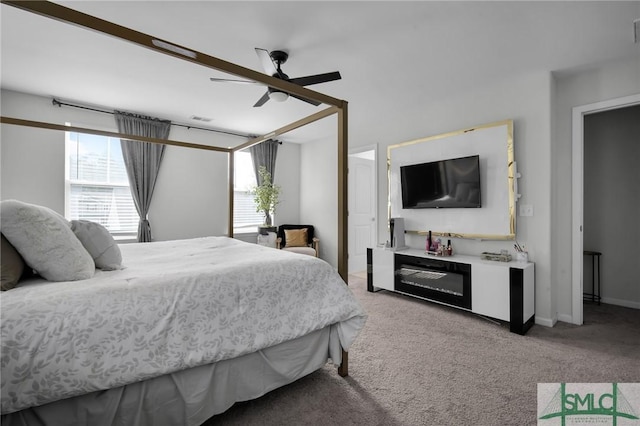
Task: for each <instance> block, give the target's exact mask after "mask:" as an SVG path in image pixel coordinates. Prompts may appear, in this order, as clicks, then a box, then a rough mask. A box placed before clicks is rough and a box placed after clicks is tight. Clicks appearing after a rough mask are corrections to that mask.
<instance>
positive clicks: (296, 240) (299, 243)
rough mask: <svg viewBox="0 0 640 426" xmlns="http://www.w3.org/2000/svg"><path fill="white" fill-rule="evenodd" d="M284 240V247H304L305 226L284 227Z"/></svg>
mask: <svg viewBox="0 0 640 426" xmlns="http://www.w3.org/2000/svg"><path fill="white" fill-rule="evenodd" d="M284 241H285V244H286V247H305V246H306V245H307V228H302V229H285V230H284Z"/></svg>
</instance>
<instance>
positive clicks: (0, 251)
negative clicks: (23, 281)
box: [0, 235, 24, 291]
mask: <svg viewBox="0 0 640 426" xmlns="http://www.w3.org/2000/svg"><path fill="white" fill-rule="evenodd" d="M1 239H2V246H0V260H1V263H2V271H1V272H0V275H1V276H0V290H2V291H5V290H11V289H12V288H14V287H15V286H16V284H18V281H19V280H20V277H21V276H22V272H24V260H22V257H21V256H20V254H19V253H18V252H17V251H16V249H15V248H14V247H13V246H12V245H11V243H10V242H9V241H7V239H6V238H5V237H4V235H2V236H1Z"/></svg>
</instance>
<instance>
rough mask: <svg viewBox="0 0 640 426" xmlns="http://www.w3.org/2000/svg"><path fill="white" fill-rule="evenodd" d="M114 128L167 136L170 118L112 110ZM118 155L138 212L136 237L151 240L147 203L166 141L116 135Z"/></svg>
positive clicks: (127, 132) (158, 136) (141, 134)
mask: <svg viewBox="0 0 640 426" xmlns="http://www.w3.org/2000/svg"><path fill="white" fill-rule="evenodd" d="M114 116H115V118H116V124H117V125H118V131H119V132H120V133H126V134H129V135H135V136H145V137H149V138H157V139H168V138H169V130H170V128H171V122H170V121H164V120H159V119H157V118H151V117H145V116H140V115H135V114H129V113H125V112H120V111H116V112H115V114H114ZM120 145H121V146H122V156H123V157H124V164H125V167H126V169H127V175H128V177H129V185H130V186H131V195H132V196H133V202H134V204H135V206H136V210H137V211H138V215H139V216H140V222H139V223H138V241H139V242H141V243H142V242H149V241H151V225H150V224H149V218H148V214H149V206H150V205H151V198H152V197H153V190H154V188H155V186H156V178H157V177H158V171H159V170H160V163H161V162H162V156H163V154H164V148H165V146H166V145H161V144H155V143H149V142H138V141H132V140H126V139H120Z"/></svg>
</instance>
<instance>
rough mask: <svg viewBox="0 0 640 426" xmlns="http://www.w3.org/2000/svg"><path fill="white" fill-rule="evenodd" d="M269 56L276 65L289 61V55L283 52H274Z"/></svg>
mask: <svg viewBox="0 0 640 426" xmlns="http://www.w3.org/2000/svg"><path fill="white" fill-rule="evenodd" d="M269 55H270V56H271V59H273V60H274V61H275V62H276V63H277V64H278V65H281V64H284V63H285V62H287V59H289V54H288V53H287V52H285V51H283V50H274V51H273V52H271V53H270V54H269Z"/></svg>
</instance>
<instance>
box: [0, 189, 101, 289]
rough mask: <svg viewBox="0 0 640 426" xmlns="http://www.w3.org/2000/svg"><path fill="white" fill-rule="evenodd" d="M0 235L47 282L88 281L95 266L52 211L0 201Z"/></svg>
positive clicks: (68, 226)
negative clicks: (0, 230)
mask: <svg viewBox="0 0 640 426" xmlns="http://www.w3.org/2000/svg"><path fill="white" fill-rule="evenodd" d="M0 223H1V225H2V234H3V235H4V236H5V237H6V238H7V240H9V242H10V243H11V244H12V245H13V246H14V247H15V248H16V250H17V251H18V253H20V255H21V256H22V258H23V259H24V261H25V263H26V264H27V265H29V266H30V267H31V268H33V269H35V270H36V271H38V273H39V274H40V275H41V276H42V277H43V278H45V279H47V280H49V281H77V280H84V279H87V278H91V277H92V276H93V274H94V273H95V264H94V262H93V259H92V258H91V255H90V254H89V253H88V252H87V250H85V248H84V247H83V246H82V243H81V242H80V240H79V239H78V238H76V236H75V235H74V233H73V231H72V230H71V227H70V224H69V222H68V221H67V220H66V219H65V218H64V217H62V216H60V215H59V214H58V213H56V212H54V211H53V210H51V209H49V208H47V207H43V206H37V205H34V204H28V203H23V202H22V201H17V200H5V201H2V202H0Z"/></svg>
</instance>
